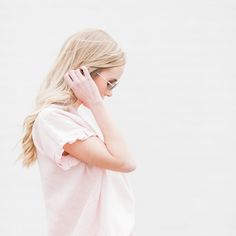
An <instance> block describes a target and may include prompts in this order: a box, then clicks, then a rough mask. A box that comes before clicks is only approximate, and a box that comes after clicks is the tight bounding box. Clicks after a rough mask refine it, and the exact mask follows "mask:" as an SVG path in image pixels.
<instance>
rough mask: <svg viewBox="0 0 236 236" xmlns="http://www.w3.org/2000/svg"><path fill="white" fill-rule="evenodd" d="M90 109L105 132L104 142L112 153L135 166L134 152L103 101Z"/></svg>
mask: <svg viewBox="0 0 236 236" xmlns="http://www.w3.org/2000/svg"><path fill="white" fill-rule="evenodd" d="M90 109H91V111H92V113H93V115H94V117H95V119H96V121H97V124H98V125H99V127H100V129H101V131H102V133H103V137H104V143H105V145H106V147H107V150H108V151H109V152H110V154H111V155H112V156H113V157H115V158H119V159H120V160H122V161H123V162H124V163H129V164H131V165H134V166H135V161H134V159H133V157H132V154H131V152H130V150H129V148H128V146H127V144H126V142H125V140H124V138H123V137H122V135H121V133H120V131H119V130H118V128H117V126H116V124H115V123H114V121H113V119H112V117H111V115H110V113H109V111H108V109H107V108H106V107H105V105H104V104H103V102H101V103H99V104H96V105H94V106H93V107H91V108H90Z"/></svg>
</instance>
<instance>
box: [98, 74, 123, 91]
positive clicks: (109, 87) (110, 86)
mask: <svg viewBox="0 0 236 236" xmlns="http://www.w3.org/2000/svg"><path fill="white" fill-rule="evenodd" d="M96 74H98V75H99V76H100V77H101V78H102V79H103V80H105V81H106V82H107V88H108V89H109V90H112V89H113V88H114V87H115V86H116V85H117V84H118V83H119V81H116V82H114V83H111V82H110V81H108V80H107V79H106V78H105V77H104V76H103V75H101V74H100V73H98V72H96Z"/></svg>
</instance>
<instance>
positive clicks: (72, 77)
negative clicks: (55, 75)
mask: <svg viewBox="0 0 236 236" xmlns="http://www.w3.org/2000/svg"><path fill="white" fill-rule="evenodd" d="M81 69H82V71H83V74H82V73H81V71H80V69H77V70H71V71H69V72H67V73H66V74H65V75H64V79H65V81H66V83H67V84H68V86H69V87H70V88H71V89H72V91H73V92H74V94H75V96H76V97H77V98H78V100H79V101H80V102H82V103H83V104H84V105H85V106H86V107H88V108H91V107H92V106H94V105H95V104H98V103H101V102H103V99H102V97H101V95H100V93H99V90H98V87H97V85H96V83H95V82H94V81H93V79H92V77H91V76H90V74H89V71H88V69H87V68H86V67H85V66H83V67H81Z"/></svg>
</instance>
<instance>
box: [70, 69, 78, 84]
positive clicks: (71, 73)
mask: <svg viewBox="0 0 236 236" xmlns="http://www.w3.org/2000/svg"><path fill="white" fill-rule="evenodd" d="M69 75H70V77H72V79H73V81H74V82H77V83H79V81H80V80H81V77H79V76H78V75H77V73H75V70H71V71H70V72H69Z"/></svg>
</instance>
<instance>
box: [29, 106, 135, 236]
mask: <svg viewBox="0 0 236 236" xmlns="http://www.w3.org/2000/svg"><path fill="white" fill-rule="evenodd" d="M32 136H33V141H34V144H35V146H36V151H37V158H38V164H39V169H40V175H41V180H42V189H43V195H44V199H45V207H46V213H47V224H48V236H131V235H133V230H134V224H135V198H134V194H133V190H132V188H131V186H130V184H129V182H128V180H127V176H126V175H127V173H122V172H116V171H111V170H107V169H103V168H98V167H96V166H92V165H88V164H85V163H84V162H82V161H80V160H78V159H77V158H75V157H73V156H70V155H66V156H64V155H63V152H64V149H63V145H64V144H65V143H73V142H74V141H76V140H77V139H79V140H85V139H87V138H88V137H91V136H97V137H98V138H100V139H101V140H102V141H103V142H104V138H103V135H102V132H101V130H100V128H99V126H98V125H97V123H96V120H95V118H94V116H93V113H92V112H91V111H90V110H89V109H88V108H87V107H85V106H83V105H80V106H79V108H78V109H75V108H70V109H69V110H68V111H67V110H66V109H65V108H64V107H62V106H60V105H54V104H53V105H50V106H49V107H47V108H45V109H43V110H42V111H41V112H40V113H39V115H38V116H37V118H36V120H35V123H34V125H33V130H32Z"/></svg>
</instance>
